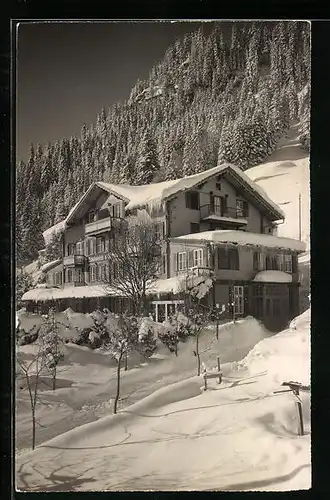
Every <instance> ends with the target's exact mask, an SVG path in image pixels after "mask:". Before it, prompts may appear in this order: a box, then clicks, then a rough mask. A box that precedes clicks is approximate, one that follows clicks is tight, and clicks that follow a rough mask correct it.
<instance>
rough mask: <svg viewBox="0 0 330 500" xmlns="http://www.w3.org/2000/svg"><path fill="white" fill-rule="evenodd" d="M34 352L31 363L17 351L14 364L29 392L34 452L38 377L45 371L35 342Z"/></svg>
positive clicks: (40, 351) (40, 347) (42, 358)
mask: <svg viewBox="0 0 330 500" xmlns="http://www.w3.org/2000/svg"><path fill="white" fill-rule="evenodd" d="M35 345H36V352H35V354H34V357H33V359H32V361H28V362H27V361H25V360H24V357H23V353H22V352H19V350H17V353H16V362H17V365H18V367H19V369H20V372H21V374H23V376H24V378H25V381H26V387H27V390H28V392H29V399H30V408H31V418H32V449H33V450H34V448H35V445H36V407H37V403H38V394H39V389H40V385H39V384H40V375H41V373H42V372H43V370H44V369H45V365H46V363H45V361H46V360H45V356H44V353H43V349H42V344H41V343H39V342H36V344H35Z"/></svg>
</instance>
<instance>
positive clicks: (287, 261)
mask: <svg viewBox="0 0 330 500" xmlns="http://www.w3.org/2000/svg"><path fill="white" fill-rule="evenodd" d="M284 271H285V272H286V273H292V256H291V255H290V254H285V255H284Z"/></svg>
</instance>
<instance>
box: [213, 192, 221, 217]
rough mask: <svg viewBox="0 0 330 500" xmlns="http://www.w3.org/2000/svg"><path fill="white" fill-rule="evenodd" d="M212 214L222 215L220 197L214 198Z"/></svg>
mask: <svg viewBox="0 0 330 500" xmlns="http://www.w3.org/2000/svg"><path fill="white" fill-rule="evenodd" d="M213 199H214V213H215V214H219V215H221V214H222V210H221V208H222V203H221V196H214V197H213Z"/></svg>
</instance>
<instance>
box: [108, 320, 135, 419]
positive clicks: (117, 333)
mask: <svg viewBox="0 0 330 500" xmlns="http://www.w3.org/2000/svg"><path fill="white" fill-rule="evenodd" d="M106 328H107V327H106ZM137 343H138V328H137V323H136V318H135V317H134V316H129V315H128V314H121V315H120V316H119V321H118V323H117V326H113V327H112V328H108V341H107V343H106V344H105V345H106V347H107V348H108V349H109V351H110V352H111V354H112V356H113V357H114V358H115V359H116V361H117V374H116V375H117V384H116V395H115V400H114V405H113V412H114V413H117V407H118V401H119V398H120V382H121V377H120V376H121V366H122V360H123V359H126V361H125V367H126V366H127V356H128V353H129V351H130V350H131V349H132V348H134V347H135V346H136V345H137Z"/></svg>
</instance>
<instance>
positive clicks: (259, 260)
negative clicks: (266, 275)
mask: <svg viewBox="0 0 330 500" xmlns="http://www.w3.org/2000/svg"><path fill="white" fill-rule="evenodd" d="M264 261H265V256H264V254H263V253H261V252H253V270H254V271H262V270H263V269H264V265H265V263H264Z"/></svg>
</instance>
